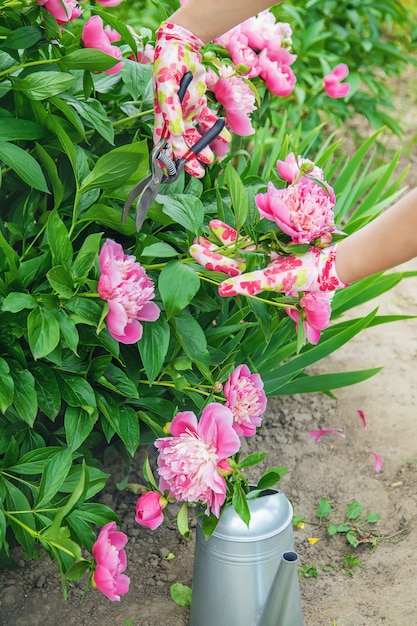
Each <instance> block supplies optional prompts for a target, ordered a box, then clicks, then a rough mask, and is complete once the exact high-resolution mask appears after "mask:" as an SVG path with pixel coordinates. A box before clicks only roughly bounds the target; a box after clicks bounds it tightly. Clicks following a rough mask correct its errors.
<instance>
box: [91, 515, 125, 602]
mask: <svg viewBox="0 0 417 626" xmlns="http://www.w3.org/2000/svg"><path fill="white" fill-rule="evenodd" d="M126 543H127V537H126V535H125V534H124V533H122V532H120V531H117V530H116V522H109V523H108V524H106V525H105V526H103V528H102V529H101V530H100V532H99V535H98V538H97V541H96V542H95V543H94V545H93V549H92V553H93V557H94V559H95V562H96V568H95V570H94V574H93V580H94V584H95V586H96V587H97V589H98V590H99V591H101V593H103V594H104V595H105V596H107V597H108V598H109V600H120V596H121V595H124V594H125V593H127V592H128V591H129V584H130V579H129V577H128V576H126V575H125V574H123V572H124V571H125V569H126V565H127V559H126V552H125V551H124V547H125V545H126Z"/></svg>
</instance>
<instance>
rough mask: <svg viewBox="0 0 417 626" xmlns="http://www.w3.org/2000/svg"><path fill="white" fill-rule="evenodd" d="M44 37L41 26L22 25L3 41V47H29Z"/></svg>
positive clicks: (12, 48) (15, 48)
mask: <svg viewBox="0 0 417 626" xmlns="http://www.w3.org/2000/svg"><path fill="white" fill-rule="evenodd" d="M42 37H43V33H42V30H41V29H40V28H39V26H21V27H20V28H16V29H15V30H14V31H13V32H12V33H11V34H10V35H8V36H7V37H6V39H4V41H2V43H1V47H2V48H6V49H11V50H20V49H27V48H31V47H32V46H34V45H35V44H37V43H38V41H40V40H41V39H42Z"/></svg>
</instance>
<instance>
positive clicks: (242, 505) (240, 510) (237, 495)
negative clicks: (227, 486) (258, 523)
mask: <svg viewBox="0 0 417 626" xmlns="http://www.w3.org/2000/svg"><path fill="white" fill-rule="evenodd" d="M232 504H233V508H234V510H235V511H236V513H237V514H238V515H239V517H240V519H241V520H242V521H243V522H244V523H245V524H246V526H249V522H250V511H249V505H248V501H247V499H246V494H245V492H244V491H243V488H242V485H241V483H240V482H235V483H233V496H232Z"/></svg>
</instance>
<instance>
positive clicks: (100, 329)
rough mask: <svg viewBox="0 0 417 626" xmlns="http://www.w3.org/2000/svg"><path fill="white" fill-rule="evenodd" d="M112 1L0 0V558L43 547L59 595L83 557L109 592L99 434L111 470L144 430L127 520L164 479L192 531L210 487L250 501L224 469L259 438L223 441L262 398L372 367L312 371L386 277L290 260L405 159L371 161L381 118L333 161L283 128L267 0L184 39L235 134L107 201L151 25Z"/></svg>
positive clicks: (127, 164)
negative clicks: (312, 269)
mask: <svg viewBox="0 0 417 626" xmlns="http://www.w3.org/2000/svg"><path fill="white" fill-rule="evenodd" d="M120 2H121V0H111V1H105V0H101V1H99V2H97V3H95V4H94V5H93V6H90V5H87V4H85V3H83V2H80V3H76V2H73V1H72V0H68V1H67V0H65V2H61V1H59V2H54V1H53V0H46V1H45V2H44V1H40V0H39V1H37V2H36V1H34V0H33V1H32V0H27V1H26V0H21V1H19V0H17V1H16V2H15V3H13V5H10V3H6V2H0V6H1V12H0V26H1V29H2V40H1V46H0V164H1V187H0V195H1V200H2V207H3V210H2V214H1V216H0V373H1V376H0V560H1V561H2V563H4V564H6V565H7V564H8V563H10V562H11V559H12V557H13V556H14V555H15V554H16V550H17V551H19V550H24V552H25V554H26V555H28V556H29V557H31V556H33V555H34V553H35V550H37V549H38V548H39V547H42V548H43V549H44V550H46V551H47V552H48V554H49V555H50V556H51V557H52V558H53V559H55V560H56V562H57V566H58V567H59V570H60V572H61V575H62V579H63V589H64V594H65V593H66V584H67V582H68V581H70V582H71V581H74V580H78V579H79V578H81V577H83V576H85V575H86V576H87V577H88V581H90V582H91V584H92V585H93V587H96V588H98V589H99V590H100V591H101V592H102V593H104V594H105V595H106V596H107V597H108V598H109V599H110V600H119V599H120V597H121V596H122V595H123V594H124V593H126V592H127V590H128V586H129V581H128V576H127V573H125V572H128V568H127V563H126V555H125V551H124V546H125V545H126V541H127V538H126V536H125V535H124V534H123V533H121V532H120V531H118V530H117V524H118V522H119V520H118V516H117V512H115V511H113V510H111V509H110V508H109V507H107V506H105V505H104V504H102V503H101V502H100V497H99V496H100V492H101V491H102V490H103V488H104V486H105V484H106V481H107V479H108V475H107V474H106V473H105V472H104V471H103V468H102V466H101V460H102V458H103V451H104V450H105V449H106V448H107V447H109V446H114V447H115V448H117V449H118V450H120V451H121V453H122V454H123V456H124V458H125V459H126V480H125V481H124V482H125V483H126V482H127V479H128V473H129V466H130V459H131V458H132V457H134V455H135V453H136V452H137V450H138V447H139V446H140V445H150V446H153V444H155V445H156V448H157V450H158V453H157V461H156V462H157V466H156V467H155V461H154V459H153V458H152V459H151V460H148V461H146V463H145V464H144V470H143V473H144V481H146V482H147V483H149V489H150V490H149V491H148V492H147V493H146V494H143V495H142V496H141V498H140V499H139V501H138V504H137V507H136V512H135V511H132V516H135V518H136V521H137V522H138V523H139V524H141V525H144V526H147V527H149V528H156V527H157V526H159V525H160V523H162V520H163V519H164V516H165V515H166V513H167V510H168V504H169V501H170V500H172V499H177V500H180V501H182V502H184V508H183V509H181V510H182V511H183V513H182V514H181V516H180V517H179V519H178V526H179V529H180V531H181V532H184V533H185V532H186V531H185V529H186V524H185V521H184V520H185V518H186V508H187V506H188V504H190V503H194V502H199V503H201V504H203V505H204V506H205V511H206V513H208V515H206V518H207V520H210V521H208V522H207V532H208V533H209V532H210V529H212V528H213V526H214V524H215V523H216V519H218V516H219V515H220V514H221V511H222V507H224V506H228V505H230V504H232V505H233V506H235V508H236V510H238V512H239V514H240V515H241V516H242V517H243V518H244V519H247V513H246V507H245V502H246V500H245V497H246V494H245V486H246V485H247V481H248V479H247V478H246V476H245V475H244V472H243V470H244V469H246V468H250V467H251V466H252V465H254V464H256V463H257V462H258V461H259V460H262V459H263V458H264V456H265V453H263V452H259V453H257V454H255V455H254V456H252V457H248V458H247V459H242V458H240V438H241V437H244V436H252V435H254V434H255V432H256V430H257V429H258V428H260V427H261V425H262V414H263V413H264V411H265V410H266V401H267V397H271V396H277V395H286V394H294V393H298V392H301V391H302V392H309V391H323V392H325V393H331V390H332V389H334V388H338V387H341V386H344V385H350V384H354V383H356V382H359V381H361V380H364V379H366V378H368V377H369V376H372V375H373V374H375V373H376V371H377V370H374V369H373V370H365V371H353V372H348V371H345V372H335V373H334V374H330V375H327V376H326V377H324V378H323V377H321V376H319V375H314V373H312V372H311V370H310V369H309V368H310V366H311V365H313V364H314V363H315V362H317V361H318V360H320V359H322V358H324V357H325V356H326V355H328V354H330V353H331V352H332V351H334V350H336V349H337V348H338V347H340V346H341V345H343V344H344V343H345V342H347V341H349V339H350V338H351V337H353V336H355V335H356V334H357V333H359V332H361V330H362V329H364V328H366V327H367V326H370V325H373V324H379V323H382V322H386V321H390V320H393V319H398V317H395V316H393V317H391V318H386V317H384V318H382V319H381V318H379V317H378V315H377V311H376V310H375V311H372V312H371V313H370V314H369V315H367V316H366V317H359V318H356V319H355V318H353V319H349V320H346V319H340V316H341V315H342V314H343V313H344V312H345V311H347V310H349V309H350V308H352V307H354V306H355V305H357V304H360V303H363V302H366V301H367V300H370V299H371V298H373V297H375V296H376V295H378V294H380V293H382V292H384V291H386V290H387V289H389V288H391V287H392V286H394V285H395V284H397V283H398V282H399V281H400V280H401V279H402V275H401V274H400V273H390V274H389V275H383V274H381V275H378V276H374V277H371V278H369V279H365V280H363V281H360V282H359V283H357V284H355V285H352V286H350V287H348V288H346V289H344V290H342V291H340V292H337V293H336V294H334V292H333V295H334V297H331V296H329V295H328V294H327V293H326V294H324V293H322V292H320V291H319V292H318V293H315V292H313V291H311V290H310V289H309V287H310V286H311V285H309V283H308V282H305V281H304V282H303V278H302V276H301V275H300V273H299V271H298V270H299V269H300V264H301V265H302V263H303V262H304V261H303V260H302V259H305V255H306V252H307V250H308V249H309V248H310V246H312V250H311V251H310V253H309V254H310V255H311V256H312V257H313V259H314V260H316V259H322V261H323V263H324V267H326V265H325V264H326V254H331V252H327V253H326V252H325V251H324V250H325V249H326V247H327V246H329V244H335V243H337V241H338V239H339V238H340V237H343V236H344V233H349V232H352V231H354V230H355V229H357V228H359V227H361V226H363V225H364V224H366V223H367V222H368V221H370V220H372V219H373V218H374V217H375V216H376V215H377V214H378V213H379V212H380V211H382V210H383V209H384V208H385V207H386V206H387V205H388V204H390V203H391V202H392V201H393V200H394V199H395V198H396V197H398V195H399V194H400V193H401V191H402V189H401V185H402V181H403V179H404V175H405V173H404V172H403V173H400V174H399V175H398V174H397V175H394V172H395V170H396V164H397V162H398V155H395V157H394V158H393V160H392V161H391V162H388V163H384V164H382V165H381V164H379V165H378V164H377V163H376V161H375V153H374V145H375V142H376V141H377V138H378V135H379V133H380V132H381V131H376V132H375V133H374V134H373V135H372V136H371V137H369V138H368V139H366V140H364V141H363V143H362V144H361V145H360V146H359V147H358V149H357V151H356V153H355V154H354V155H350V157H349V159H347V158H346V156H345V155H344V154H343V152H341V149H340V145H339V142H335V141H333V138H332V137H331V136H329V137H326V138H324V139H323V135H322V132H323V131H322V127H321V125H318V126H317V127H315V128H312V127H311V123H310V122H311V120H310V121H309V123H308V124H307V126H304V125H303V123H301V122H300V121H298V122H299V123H297V124H295V125H294V124H293V125H292V126H291V127H287V124H286V114H285V113H284V112H285V111H287V110H289V109H290V108H291V106H290V100H289V99H287V98H291V97H292V96H291V93H293V90H294V89H295V85H297V89H299V88H301V89H302V88H303V82H302V79H301V77H299V76H297V62H298V59H296V58H294V53H293V52H292V51H290V33H291V30H290V26H289V25H288V24H286V22H284V20H282V21H279V20H277V19H276V17H274V16H275V13H276V11H275V10H274V11H275V12H274V13H272V12H266V13H265V14H262V15H261V16H258V17H256V18H253V20H250V21H249V22H248V23H247V24H245V25H243V26H242V27H240V28H239V29H238V31H237V32H234V33H229V34H228V35H227V36H226V40H227V41H223V42H222V43H221V42H215V43H213V44H210V45H208V46H207V48H206V49H205V50H204V51H203V52H204V56H203V58H204V62H205V64H206V66H207V74H206V77H205V78H204V83H203V84H205V85H206V87H207V89H208V95H209V107H210V109H208V110H207V111H206V112H205V115H206V117H205V119H206V120H207V121H208V120H210V119H212V116H213V112H214V113H216V114H217V113H224V114H225V117H226V123H227V126H228V128H229V131H231V132H232V133H234V139H233V141H232V142H230V141H229V140H230V137H229V136H228V135H227V133H225V135H224V136H223V141H220V142H219V144H221V145H217V146H216V145H214V146H212V147H213V149H214V150H215V151H216V152H217V154H218V156H219V159H220V160H217V161H216V162H214V163H213V164H211V165H204V166H202V165H201V164H199V167H200V168H204V169H203V170H202V173H203V174H204V176H203V178H201V179H197V178H194V177H192V176H189V174H188V173H184V172H182V173H181V175H180V177H179V178H178V180H177V181H176V182H175V183H172V184H170V185H168V184H167V185H164V186H163V187H162V188H161V190H160V194H159V195H158V196H157V198H156V200H155V202H154V203H153V204H152V206H151V208H150V210H149V213H148V216H147V219H146V220H145V223H144V225H143V227H142V229H141V231H140V232H139V233H138V232H136V227H135V220H134V215H133V211H132V212H131V214H130V215H129V216H128V217H127V219H126V221H125V222H124V223H123V222H122V219H121V218H122V212H123V206H124V203H125V201H126V199H127V197H128V194H129V192H130V191H131V189H132V188H133V187H134V185H136V184H137V182H138V181H139V180H140V179H142V178H143V177H144V176H146V175H147V174H148V171H149V153H150V150H151V149H152V146H153V125H154V105H153V89H152V81H151V72H152V62H153V60H154V33H153V31H152V30H150V29H149V28H146V26H147V24H146V23H145V21H144V26H143V28H141V27H139V28H136V29H133V28H131V27H130V26H128V25H126V20H124V19H122V18H121V17H118V15H120V16H123V13H120V14H119V13H118V11H119V10H120V11H123V10H124V9H123V3H121V4H120ZM119 5H120V6H119ZM144 17H146V16H144ZM163 17H164V15H159V21H160V20H162V19H163ZM135 19H136V18H135ZM259 25H262V29H260V28H259ZM296 27H297V24H296V23H295V24H294V25H293V27H292V32H294V30H295V29H296ZM261 30H262V32H265V33H266V36H267V39H268V41H266V40H265V41H264V40H262V41H259V36H260V32H261ZM277 32H279V45H278V47H277V48H275V47H274V45H273V40H274V37H275V35H276V33H277ZM268 33H270V36H269V35H268ZM277 41H278V40H277ZM261 47H263V49H264V50H265V54H264V55H263V57H265V58H263V57H262V53H261V52H259V50H260V48H261ZM235 54H236V55H237V56H236V57H235V56H234V55H235ZM239 55H241V56H239ZM220 57H221V62H220V61H218V60H217V59H218V58H220ZM261 57H262V58H261ZM236 63H238V64H239V65H238V66H236ZM336 65H337V64H335V67H336ZM243 66H244V67H243ZM248 68H249V69H248ZM253 68H255V69H253ZM329 69H330V68H329ZM251 73H253V77H251V76H250V74H251ZM342 77H343V78H344V77H345V73H344V72H342V74H340V73H336V74H333V78H332V80H333V82H331V83H330V85H331V87H329V83H328V84H327V88H328V89H330V88H333V96H334V95H335V93H336V92H335V91H334V89H336V88H337V89H339V88H340V87H341V85H342V84H343V83H340V79H341V78H342ZM295 78H296V79H297V82H296V83H295V82H294V79H295ZM348 78H349V80H350V75H349V77H348ZM317 80H320V85H321V90H322V92H323V94H325V91H324V89H325V87H324V85H323V73H321V74H320V76H318V75H317ZM344 84H346V83H344ZM345 90H346V87H344V88H343V92H342V93H340V92H339V94H338V98H339V99H340V97H344V92H345ZM307 91H308V87H307V86H306V93H307ZM336 91H337V90H336ZM287 93H288V94H290V95H286V94H287ZM337 101H338V100H336V102H337ZM239 102H241V103H242V105H239ZM345 104H346V103H345ZM278 111H280V120H281V121H280V122H279V123H278V124H274V125H273V126H271V119H272V118H274V120H275V121H277V120H278V116H277V115H276V114H277V112H278ZM322 113H323V111H322V110H320V114H322ZM281 114H282V115H281ZM298 218H300V219H298ZM297 220H298V221H297ZM296 270H297V271H296ZM242 273H245V274H249V275H250V276H252V278H253V280H251V279H250V280H249V281H248V283H247V284H246V285H243V287H242V280H241V275H242ZM320 277H321V278H322V279H326V280H330V281H331V280H332V277H331V276H328V275H326V273H325V271H324V270H323V271H321V273H320ZM271 281H272V282H271ZM272 283H273V284H275V286H276V285H278V284H279V285H280V286H281V287H282V286H284V285H285V289H284V293H277V292H275V291H273V290H271V289H270V288H271V284H272ZM166 424H169V425H168V426H166ZM155 452H156V451H155ZM152 465H154V468H153V469H152ZM283 471H284V470H283V468H271V470H270V471H269V472H267V474H266V476H264V477H263V478H262V479H261V481H260V485H261V486H265V485H271V484H275V483H276V482H277V481H278V480H279V478H280V476H281V475H282V472H283ZM154 472H157V473H158V475H159V478H158V481H156V480H155V478H154ZM121 486H122V485H121ZM259 488H261V487H259Z"/></svg>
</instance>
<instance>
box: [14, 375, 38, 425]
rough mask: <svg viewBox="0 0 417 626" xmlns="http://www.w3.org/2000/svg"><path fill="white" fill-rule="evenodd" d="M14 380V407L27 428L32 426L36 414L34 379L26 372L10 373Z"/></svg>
mask: <svg viewBox="0 0 417 626" xmlns="http://www.w3.org/2000/svg"><path fill="white" fill-rule="evenodd" d="M12 376H13V380H14V399H13V404H14V407H15V409H16V411H17V413H18V414H19V417H21V418H22V420H24V421H25V422H26V423H27V424H29V426H31V427H32V426H33V423H34V421H35V419H36V415H37V412H38V398H37V395H36V391H35V379H34V378H33V376H32V374H31V373H30V372H29V371H28V370H16V371H12Z"/></svg>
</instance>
